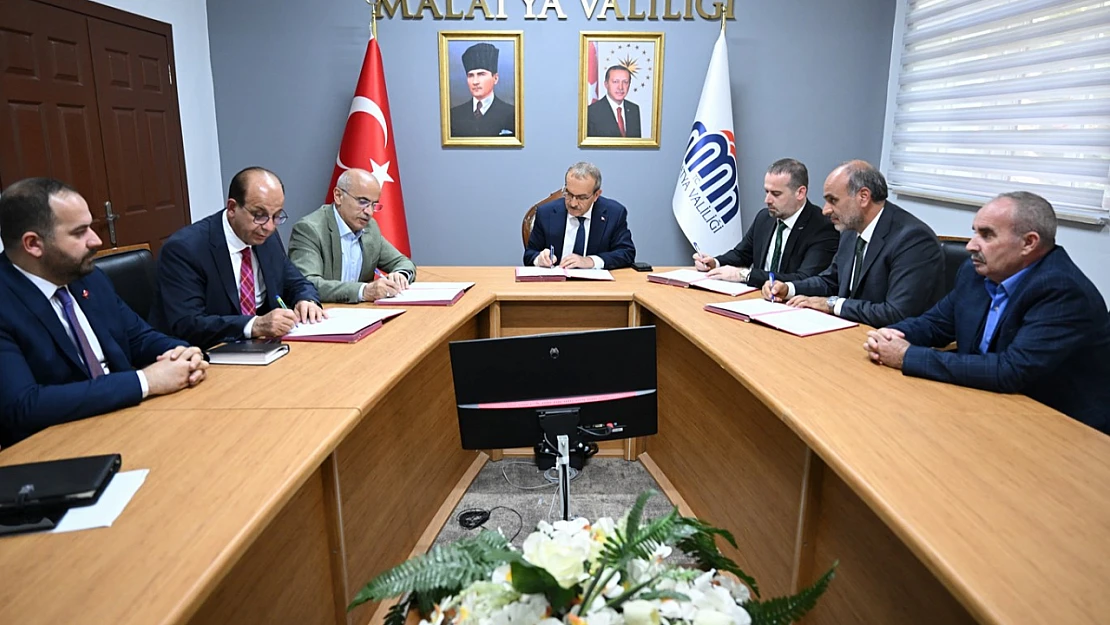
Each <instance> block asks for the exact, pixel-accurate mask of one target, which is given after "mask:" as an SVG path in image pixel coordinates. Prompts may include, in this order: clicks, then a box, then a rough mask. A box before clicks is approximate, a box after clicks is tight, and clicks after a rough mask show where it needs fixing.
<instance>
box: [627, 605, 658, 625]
mask: <svg viewBox="0 0 1110 625" xmlns="http://www.w3.org/2000/svg"><path fill="white" fill-rule="evenodd" d="M621 608H622V610H623V611H624V622H625V624H626V625H659V609H658V608H657V607H656V606H655V604H654V603H652V602H650V601H644V600H643V599H633V600H632V601H626V602H625V603H624V605H623V606H621Z"/></svg>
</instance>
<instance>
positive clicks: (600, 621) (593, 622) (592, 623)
mask: <svg viewBox="0 0 1110 625" xmlns="http://www.w3.org/2000/svg"><path fill="white" fill-rule="evenodd" d="M584 620H585V621H586V623H587V625H624V623H625V620H624V617H622V616H621V614H620V612H617V611H616V610H614V609H613V608H602V609H600V610H597V611H595V612H590V614H589V616H587V617H586V618H585V619H584Z"/></svg>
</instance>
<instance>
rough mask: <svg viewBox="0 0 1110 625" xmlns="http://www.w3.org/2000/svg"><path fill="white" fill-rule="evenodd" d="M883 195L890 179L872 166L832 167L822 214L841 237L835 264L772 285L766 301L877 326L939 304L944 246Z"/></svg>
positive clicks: (854, 163)
mask: <svg viewBox="0 0 1110 625" xmlns="http://www.w3.org/2000/svg"><path fill="white" fill-rule="evenodd" d="M886 196H887V186H886V179H885V178H884V177H883V175H882V174H881V173H879V171H878V170H877V169H875V168H874V167H872V166H871V165H870V164H869V163H866V162H864V161H849V162H847V163H845V164H843V165H841V166H839V167H837V168H836V169H834V170H833V171H832V173H831V174H829V177H828V178H826V179H825V208H824V209H823V210H822V212H823V213H824V214H825V215H828V216H829V218H830V219H831V220H832V222H833V225H834V226H836V229H837V230H839V231H840V232H841V235H840V243H839V246H838V247H837V250H836V256H834V257H833V261H832V264H830V265H829V266H828V268H827V269H825V270H824V271H822V272H821V273H820V274H818V275H816V276H812V277H809V278H806V279H804V280H799V281H797V282H782V281H779V280H776V281H775V282H774V283H773V284H772V283H771V282H770V281H768V282H766V283H764V285H763V295H764V297H767V298H772V299H775V300H776V301H786V303H787V304H790V305H791V306H798V307H803V308H813V309H815V310H819V311H821V312H825V313H830V314H834V315H837V316H838V317H844V318H845V319H849V320H851V321H857V322H859V323H865V324H867V325H871V326H875V327H882V326H886V325H890V324H892V323H896V322H898V321H901V320H902V319H905V318H906V317H913V316H914V315H920V314H921V313H923V312H925V311H926V310H928V309H929V307H930V306H932V305H933V304H935V303H937V301H939V300H940V298H941V297H942V296H943V295H944V263H943V259H942V256H941V249H940V242H939V241H937V236H936V234H935V233H934V232H933V230H932V228H930V227H929V226H927V225H925V223H924V222H923V221H921V220H920V219H918V218H916V217H914V216H913V215H911V214H909V213H908V212H906V211H905V210H903V209H901V208H899V207H898V206H896V205H894V204H893V203H892V202H888V201H887V199H886ZM776 278H777V276H776Z"/></svg>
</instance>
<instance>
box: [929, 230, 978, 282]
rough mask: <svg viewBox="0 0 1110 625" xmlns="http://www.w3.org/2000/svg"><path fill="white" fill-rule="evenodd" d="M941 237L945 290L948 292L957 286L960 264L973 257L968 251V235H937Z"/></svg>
mask: <svg viewBox="0 0 1110 625" xmlns="http://www.w3.org/2000/svg"><path fill="white" fill-rule="evenodd" d="M937 238H938V239H940V248H941V252H942V253H943V255H944V292H945V293H948V292H950V291H951V290H952V287H954V286H956V272H958V271H959V270H960V265H962V264H964V261H965V260H967V259H968V258H971V252H968V251H967V242H968V241H970V239H968V238H967V237H937Z"/></svg>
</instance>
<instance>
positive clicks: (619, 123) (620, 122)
mask: <svg viewBox="0 0 1110 625" xmlns="http://www.w3.org/2000/svg"><path fill="white" fill-rule="evenodd" d="M622 110H624V107H623V106H618V107H617V128H620V130H621V136H622V137H623V136H625V135H624V114H623V113H621V111H622Z"/></svg>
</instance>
